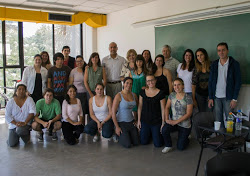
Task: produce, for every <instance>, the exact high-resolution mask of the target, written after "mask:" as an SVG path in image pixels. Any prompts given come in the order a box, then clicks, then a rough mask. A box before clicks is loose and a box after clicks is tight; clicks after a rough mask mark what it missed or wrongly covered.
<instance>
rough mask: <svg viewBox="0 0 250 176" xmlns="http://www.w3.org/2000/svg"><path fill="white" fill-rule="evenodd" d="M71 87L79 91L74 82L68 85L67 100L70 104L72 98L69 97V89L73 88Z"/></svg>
mask: <svg viewBox="0 0 250 176" xmlns="http://www.w3.org/2000/svg"><path fill="white" fill-rule="evenodd" d="M71 88H73V89H75V91H77V88H76V86H74V85H73V84H71V85H69V86H68V87H67V92H66V96H65V100H66V101H67V102H68V104H70V98H69V95H68V91H69V89H71Z"/></svg>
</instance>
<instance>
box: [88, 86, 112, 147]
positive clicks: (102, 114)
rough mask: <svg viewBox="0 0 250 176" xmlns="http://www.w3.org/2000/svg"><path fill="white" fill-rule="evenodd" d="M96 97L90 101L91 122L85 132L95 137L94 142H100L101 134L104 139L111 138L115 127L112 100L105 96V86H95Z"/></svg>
mask: <svg viewBox="0 0 250 176" xmlns="http://www.w3.org/2000/svg"><path fill="white" fill-rule="evenodd" d="M95 93H96V95H95V96H94V97H91V98H90V100H89V113H90V117H91V119H92V120H91V121H90V122H89V123H88V124H87V125H86V126H85V128H84V132H85V133H87V134H90V135H91V136H94V138H93V142H96V141H98V140H99V137H100V132H101V131H102V136H103V137H104V138H110V137H111V136H112V135H113V131H114V125H113V121H112V120H111V117H112V111H111V107H112V99H111V97H110V96H107V95H104V85H103V84H102V83H97V84H96V86H95Z"/></svg>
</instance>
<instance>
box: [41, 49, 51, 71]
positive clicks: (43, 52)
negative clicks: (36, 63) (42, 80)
mask: <svg viewBox="0 0 250 176" xmlns="http://www.w3.org/2000/svg"><path fill="white" fill-rule="evenodd" d="M43 54H47V56H48V60H47V61H46V62H45V63H43V62H42V66H43V67H45V66H46V65H47V64H51V63H50V60H49V53H48V52H47V51H42V52H41V53H40V55H41V56H42V55H43Z"/></svg>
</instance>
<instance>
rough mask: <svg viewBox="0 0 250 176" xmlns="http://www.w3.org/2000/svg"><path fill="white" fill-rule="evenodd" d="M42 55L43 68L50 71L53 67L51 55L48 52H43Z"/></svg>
mask: <svg viewBox="0 0 250 176" xmlns="http://www.w3.org/2000/svg"><path fill="white" fill-rule="evenodd" d="M40 55H41V56H42V66H43V67H44V68H46V69H47V70H49V69H50V68H51V67H52V64H51V63H50V60H49V53H48V52H47V51H42V52H41V54H40Z"/></svg>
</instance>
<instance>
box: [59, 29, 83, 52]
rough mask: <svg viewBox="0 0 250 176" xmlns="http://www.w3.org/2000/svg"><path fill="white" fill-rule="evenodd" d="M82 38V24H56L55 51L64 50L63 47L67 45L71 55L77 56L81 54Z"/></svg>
mask: <svg viewBox="0 0 250 176" xmlns="http://www.w3.org/2000/svg"><path fill="white" fill-rule="evenodd" d="M80 40H81V39H80V25H75V26H66V25H55V52H62V47H63V46H65V45H67V46H69V47H70V56H73V57H75V56H77V55H79V54H81V50H80Z"/></svg>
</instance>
